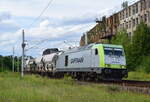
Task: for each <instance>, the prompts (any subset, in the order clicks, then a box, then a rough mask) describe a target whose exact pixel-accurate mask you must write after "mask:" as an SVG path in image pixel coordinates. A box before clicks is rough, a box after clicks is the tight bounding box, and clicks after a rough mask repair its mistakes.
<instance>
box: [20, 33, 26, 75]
mask: <svg viewBox="0 0 150 102" xmlns="http://www.w3.org/2000/svg"><path fill="white" fill-rule="evenodd" d="M25 46H26V44H25V39H24V30H23V31H22V66H21V77H23V76H24V53H25Z"/></svg>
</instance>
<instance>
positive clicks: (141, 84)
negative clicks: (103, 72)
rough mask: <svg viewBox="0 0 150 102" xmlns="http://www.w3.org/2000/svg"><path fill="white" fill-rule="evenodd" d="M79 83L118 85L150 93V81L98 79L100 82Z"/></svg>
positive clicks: (126, 88) (80, 82) (87, 82)
mask: <svg viewBox="0 0 150 102" xmlns="http://www.w3.org/2000/svg"><path fill="white" fill-rule="evenodd" d="M77 83H79V84H83V85H86V84H103V85H104V86H117V87H118V88H119V89H121V90H125V91H131V92H135V93H142V94H147V95H150V81H135V80H121V81H98V82H94V81H78V82H77Z"/></svg>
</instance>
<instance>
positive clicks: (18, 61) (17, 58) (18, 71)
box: [17, 57, 19, 72]
mask: <svg viewBox="0 0 150 102" xmlns="http://www.w3.org/2000/svg"><path fill="white" fill-rule="evenodd" d="M17 60H18V68H17V71H18V72H19V57H18V58H17Z"/></svg>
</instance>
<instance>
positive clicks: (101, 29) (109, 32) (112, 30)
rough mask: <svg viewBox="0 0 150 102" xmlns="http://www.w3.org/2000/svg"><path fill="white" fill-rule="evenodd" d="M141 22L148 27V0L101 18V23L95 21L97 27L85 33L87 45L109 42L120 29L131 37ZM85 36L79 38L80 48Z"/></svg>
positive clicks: (149, 1)
mask: <svg viewBox="0 0 150 102" xmlns="http://www.w3.org/2000/svg"><path fill="white" fill-rule="evenodd" d="M141 21H143V22H145V23H146V24H148V25H149V26H150V0H139V1H138V2H136V3H134V4H132V5H130V6H126V7H124V8H123V9H122V10H120V11H119V12H117V13H115V14H113V15H111V16H109V17H107V18H106V17H103V18H102V20H101V21H97V25H96V26H95V27H94V28H93V29H91V30H90V31H88V32H87V33H86V34H87V40H88V41H87V42H88V44H89V43H93V42H101V43H105V42H106V40H111V38H112V36H114V35H115V34H116V32H117V31H119V30H121V29H126V30H127V33H128V36H129V37H132V35H133V32H134V30H135V29H136V26H137V25H138V24H139V23H140V22H141ZM86 34H85V35H86ZM85 35H84V36H82V37H81V41H80V45H81V46H83V45H85V43H84V42H85V39H84V37H86V36H85ZM107 43H108V42H107Z"/></svg>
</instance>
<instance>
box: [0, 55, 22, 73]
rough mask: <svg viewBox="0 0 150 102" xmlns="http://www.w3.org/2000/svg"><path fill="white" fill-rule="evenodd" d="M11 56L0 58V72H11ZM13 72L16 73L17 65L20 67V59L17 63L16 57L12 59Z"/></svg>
mask: <svg viewBox="0 0 150 102" xmlns="http://www.w3.org/2000/svg"><path fill="white" fill-rule="evenodd" d="M12 59H13V58H12V56H0V72H3V71H7V70H12ZM14 61H15V64H14V65H15V71H17V70H18V69H17V67H18V65H19V66H21V59H20V60H19V62H18V59H17V57H15V58H14Z"/></svg>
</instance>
